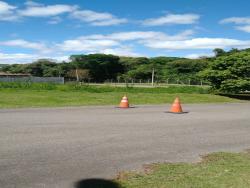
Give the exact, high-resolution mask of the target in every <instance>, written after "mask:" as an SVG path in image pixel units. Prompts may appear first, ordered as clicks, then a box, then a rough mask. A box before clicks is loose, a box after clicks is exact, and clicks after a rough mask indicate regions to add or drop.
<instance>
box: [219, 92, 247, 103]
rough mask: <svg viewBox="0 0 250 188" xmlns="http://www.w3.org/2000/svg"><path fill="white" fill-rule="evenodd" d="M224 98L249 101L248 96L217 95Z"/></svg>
mask: <svg viewBox="0 0 250 188" xmlns="http://www.w3.org/2000/svg"><path fill="white" fill-rule="evenodd" d="M219 95H221V96H224V97H229V98H233V99H239V100H247V101H249V100H250V94H249V93H248V94H219Z"/></svg>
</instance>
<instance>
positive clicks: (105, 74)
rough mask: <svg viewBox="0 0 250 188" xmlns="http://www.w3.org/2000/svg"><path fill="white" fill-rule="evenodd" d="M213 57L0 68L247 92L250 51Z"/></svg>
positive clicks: (94, 57)
mask: <svg viewBox="0 0 250 188" xmlns="http://www.w3.org/2000/svg"><path fill="white" fill-rule="evenodd" d="M214 53H215V56H214V57H201V58H199V59H188V58H178V57H152V58H146V57H119V56H115V55H106V54H88V55H84V54H81V55H71V56H70V61H69V62H60V63H57V62H55V61H53V60H49V59H39V60H37V61H35V62H33V63H30V64H12V65H6V66H3V67H2V68H1V71H4V72H9V73H28V74H31V75H32V76H39V77H52V76H53V77H65V78H66V79H70V80H76V81H90V80H91V81H93V82H105V81H106V80H123V81H131V80H135V79H137V80H151V79H152V78H154V79H155V80H156V81H159V82H160V81H165V80H167V79H180V80H181V79H186V80H187V79H191V80H199V79H204V80H207V81H209V82H210V84H211V86H212V88H213V89H214V90H218V91H223V92H231V93H233V92H242V91H250V88H249V87H250V80H249V78H250V49H245V50H238V49H232V50H230V51H228V52H226V51H224V50H223V49H215V50H214Z"/></svg>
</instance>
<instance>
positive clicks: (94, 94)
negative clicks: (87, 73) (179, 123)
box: [0, 83, 239, 108]
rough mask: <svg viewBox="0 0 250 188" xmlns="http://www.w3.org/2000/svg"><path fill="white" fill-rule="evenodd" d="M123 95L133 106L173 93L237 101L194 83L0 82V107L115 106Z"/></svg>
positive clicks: (194, 99)
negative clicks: (143, 85) (163, 85)
mask: <svg viewBox="0 0 250 188" xmlns="http://www.w3.org/2000/svg"><path fill="white" fill-rule="evenodd" d="M124 94H127V95H128V97H129V100H130V103H131V104H133V105H137V104H165V103H172V102H173V100H174V98H175V97H176V96H179V97H180V99H181V101H182V102H183V103H218V102H238V101H239V100H235V99H231V98H228V97H223V96H218V95H212V94H209V92H208V88H207V87H197V86H170V87H167V88H135V87H111V86H87V85H83V86H78V85H73V84H71V85H70V84H65V85H54V84H28V83H0V108H19V107H61V106H82V105H117V104H118V103H119V102H120V99H121V97H122V96H123V95H124Z"/></svg>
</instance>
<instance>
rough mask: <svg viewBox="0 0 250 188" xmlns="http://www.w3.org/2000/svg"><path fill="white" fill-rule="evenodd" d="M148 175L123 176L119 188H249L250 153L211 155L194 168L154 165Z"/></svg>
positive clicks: (191, 165) (181, 164) (188, 166)
mask: <svg viewBox="0 0 250 188" xmlns="http://www.w3.org/2000/svg"><path fill="white" fill-rule="evenodd" d="M147 171H149V172H148V173H125V174H123V176H122V177H120V179H118V180H117V183H118V185H119V186H118V187H122V188H135V187H136V188H172V187H173V188H183V187H185V188H188V187H190V188H191V187H193V188H200V187H202V188H228V187H232V188H248V187H250V154H249V153H223V152H221V153H213V154H210V155H208V156H206V157H204V158H203V161H202V162H200V163H195V164H188V163H167V164H155V165H152V166H151V167H150V170H147Z"/></svg>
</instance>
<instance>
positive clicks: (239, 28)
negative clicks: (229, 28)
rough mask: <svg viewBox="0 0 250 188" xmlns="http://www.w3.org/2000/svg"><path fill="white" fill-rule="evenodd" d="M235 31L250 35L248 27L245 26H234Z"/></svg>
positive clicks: (249, 26) (249, 27)
mask: <svg viewBox="0 0 250 188" xmlns="http://www.w3.org/2000/svg"><path fill="white" fill-rule="evenodd" d="M235 28H236V29H237V30H240V31H244V32H247V33H250V25H245V26H236V27H235Z"/></svg>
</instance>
